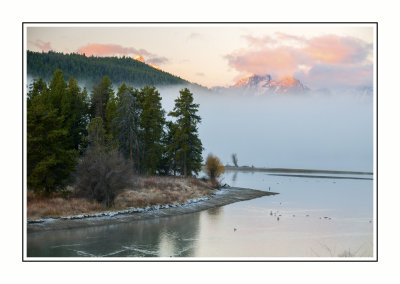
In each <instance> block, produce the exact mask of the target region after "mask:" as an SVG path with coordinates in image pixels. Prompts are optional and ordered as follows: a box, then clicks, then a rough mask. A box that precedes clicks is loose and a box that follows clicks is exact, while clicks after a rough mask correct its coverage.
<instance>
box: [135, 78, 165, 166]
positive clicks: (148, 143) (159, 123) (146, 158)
mask: <svg viewBox="0 0 400 284" xmlns="http://www.w3.org/2000/svg"><path fill="white" fill-rule="evenodd" d="M139 101H140V103H141V109H142V112H141V115H140V126H141V129H142V131H141V140H142V145H143V148H142V155H143V156H142V168H143V170H144V172H146V173H147V174H155V173H156V172H157V171H158V170H159V169H160V167H161V160H162V153H163V145H162V143H161V138H162V136H163V131H164V124H165V111H164V110H163V109H162V106H161V96H160V93H159V92H158V91H157V90H156V88H155V87H149V86H145V87H144V88H142V89H141V90H140V92H139Z"/></svg>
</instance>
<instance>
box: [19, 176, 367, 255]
mask: <svg viewBox="0 0 400 284" xmlns="http://www.w3.org/2000/svg"><path fill="white" fill-rule="evenodd" d="M225 178H226V180H229V181H230V180H232V181H233V179H235V181H234V182H232V184H231V185H233V186H238V187H247V188H255V189H259V190H266V191H268V190H269V187H270V188H271V191H275V192H279V193H280V194H279V195H275V196H264V197H261V198H257V199H253V200H248V201H242V202H237V203H234V204H230V205H226V206H223V207H217V208H213V209H210V210H206V211H202V212H198V213H193V214H186V215H181V216H176V217H166V218H158V219H153V220H147V221H136V222H132V223H127V224H117V225H111V226H101V227H90V228H82V229H74V230H65V231H53V232H43V233H32V234H28V239H27V254H28V256H29V257H35V256H46V257H79V256H88V257H92V256H93V257H159V256H161V257H170V256H172V257H186V256H188V257H277V256H278V257H280V256H286V257H304V256H305V257H315V256H326V257H331V256H340V255H342V256H350V255H353V256H360V257H364V256H372V252H373V250H374V249H373V238H374V237H373V236H374V235H373V228H374V220H373V181H372V180H357V179H330V178H318V177H313V178H309V177H293V176H290V177H288V176H272V175H268V174H266V173H262V172H257V173H246V172H237V171H235V172H229V171H228V172H226V173H225ZM270 212H273V214H272V215H271V214H270ZM278 216H279V221H278V220H277V217H278ZM235 229H236V230H235Z"/></svg>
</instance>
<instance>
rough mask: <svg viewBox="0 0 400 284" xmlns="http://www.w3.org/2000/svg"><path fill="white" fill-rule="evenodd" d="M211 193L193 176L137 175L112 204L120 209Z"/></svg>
mask: <svg viewBox="0 0 400 284" xmlns="http://www.w3.org/2000/svg"><path fill="white" fill-rule="evenodd" d="M211 193H212V190H211V189H210V188H209V185H208V184H207V183H205V182H203V181H200V180H198V179H195V178H187V179H184V178H180V177H157V176H154V177H139V178H137V179H136V180H135V183H134V184H133V186H132V188H129V189H126V190H124V191H123V192H121V193H120V194H119V195H118V196H117V197H116V198H115V201H114V206H115V208H118V209H122V208H127V207H146V206H148V205H149V206H151V205H162V204H173V203H183V202H185V201H187V200H189V199H193V198H198V197H202V196H206V195H209V194H211Z"/></svg>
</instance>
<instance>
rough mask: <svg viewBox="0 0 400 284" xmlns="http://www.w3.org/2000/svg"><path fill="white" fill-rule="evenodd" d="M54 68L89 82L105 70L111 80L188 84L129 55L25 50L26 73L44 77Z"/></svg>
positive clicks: (132, 82) (46, 77)
mask: <svg viewBox="0 0 400 284" xmlns="http://www.w3.org/2000/svg"><path fill="white" fill-rule="evenodd" d="M57 69H61V70H63V72H64V76H65V77H67V78H70V77H73V78H79V79H80V80H81V79H84V80H86V81H88V82H89V83H95V82H98V81H99V80H101V78H103V76H104V74H108V76H109V77H110V79H111V80H112V81H113V82H129V83H131V84H134V85H135V86H145V85H155V84H157V85H173V84H175V85H178V84H180V85H184V84H189V82H188V81H185V80H183V79H182V78H180V77H177V76H174V75H172V74H170V73H167V72H164V71H162V70H157V69H155V68H153V67H151V66H149V65H147V64H145V63H142V62H140V61H137V60H134V59H132V58H130V57H96V56H90V57H87V56H86V55H84V54H83V55H81V54H77V53H70V54H64V53H61V52H54V51H49V52H47V53H44V52H33V51H29V50H28V51H27V70H28V74H30V75H32V76H34V77H36V78H38V77H42V78H44V79H46V80H48V79H50V78H51V77H52V75H53V74H54V72H55V71H56V70H57Z"/></svg>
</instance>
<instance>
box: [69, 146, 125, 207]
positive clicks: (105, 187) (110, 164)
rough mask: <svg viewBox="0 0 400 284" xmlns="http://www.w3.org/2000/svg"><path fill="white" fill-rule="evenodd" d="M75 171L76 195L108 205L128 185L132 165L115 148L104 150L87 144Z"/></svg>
mask: <svg viewBox="0 0 400 284" xmlns="http://www.w3.org/2000/svg"><path fill="white" fill-rule="evenodd" d="M77 172H78V177H77V183H76V188H77V190H78V192H77V193H78V195H81V196H85V197H87V198H90V199H95V200H97V201H98V202H102V203H103V204H104V205H105V206H106V207H109V206H111V205H112V204H113V202H114V198H115V196H116V195H117V193H118V191H120V190H121V189H123V188H125V187H127V186H128V183H129V180H130V179H131V176H132V167H131V166H129V165H128V163H127V162H126V160H125V159H123V158H122V157H121V156H120V155H119V153H118V151H117V150H110V151H105V150H104V149H101V147H99V146H89V148H88V149H87V151H86V154H85V156H84V157H83V159H82V161H81V162H80V163H79V165H78V168H77Z"/></svg>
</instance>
